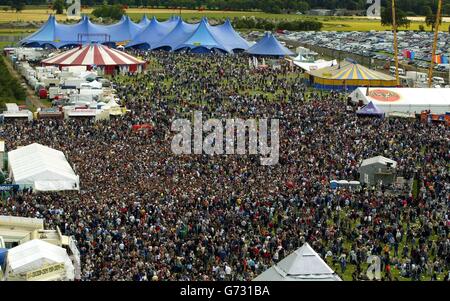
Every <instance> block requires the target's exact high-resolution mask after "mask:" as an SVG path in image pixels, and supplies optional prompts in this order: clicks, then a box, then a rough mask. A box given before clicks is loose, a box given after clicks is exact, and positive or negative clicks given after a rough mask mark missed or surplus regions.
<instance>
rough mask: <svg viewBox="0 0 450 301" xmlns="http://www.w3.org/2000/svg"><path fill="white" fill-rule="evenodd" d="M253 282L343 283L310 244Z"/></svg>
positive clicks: (306, 244)
mask: <svg viewBox="0 0 450 301" xmlns="http://www.w3.org/2000/svg"><path fill="white" fill-rule="evenodd" d="M253 281H342V280H341V278H339V276H338V275H336V273H335V272H334V271H333V270H332V269H331V268H330V267H329V266H328V265H327V264H326V262H325V261H323V259H322V258H320V256H319V254H317V253H316V252H315V251H314V250H313V249H312V248H311V246H310V245H309V244H308V243H305V244H304V245H303V246H302V247H301V248H300V249H298V250H297V251H295V252H294V253H292V254H291V255H289V256H287V257H286V258H284V259H283V260H281V261H280V262H279V263H278V264H276V265H274V266H273V267H271V268H270V269H268V270H267V271H265V272H264V273H262V274H261V275H259V276H258V277H256V278H255V279H253Z"/></svg>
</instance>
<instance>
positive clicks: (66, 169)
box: [8, 143, 80, 191]
mask: <svg viewBox="0 0 450 301" xmlns="http://www.w3.org/2000/svg"><path fill="white" fill-rule="evenodd" d="M8 158H9V166H10V172H11V174H12V178H13V179H14V183H16V184H19V185H33V186H34V188H35V189H36V190H39V191H62V190H78V189H79V182H80V180H79V177H78V176H77V175H75V173H74V171H73V169H72V167H71V166H70V165H69V163H68V162H67V160H66V157H65V156H64V154H63V153H62V152H61V151H57V150H55V149H52V148H49V147H46V146H43V145H41V144H38V143H33V144H30V145H28V146H24V147H21V148H19V149H16V150H14V151H11V152H9V153H8Z"/></svg>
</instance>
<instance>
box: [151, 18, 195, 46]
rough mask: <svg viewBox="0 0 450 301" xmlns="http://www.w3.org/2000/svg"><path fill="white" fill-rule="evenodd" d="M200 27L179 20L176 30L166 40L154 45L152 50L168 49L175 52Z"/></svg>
mask: <svg viewBox="0 0 450 301" xmlns="http://www.w3.org/2000/svg"><path fill="white" fill-rule="evenodd" d="M199 25H200V23H198V24H189V23H186V22H184V21H183V19H182V18H178V20H177V25H176V26H175V28H174V29H173V30H172V31H171V32H170V33H169V34H167V35H166V37H165V38H164V39H162V40H161V41H159V42H157V43H155V44H154V45H152V49H158V48H164V47H167V48H170V50H174V49H175V48H176V47H177V46H178V45H180V44H181V43H183V42H184V41H186V40H187V39H188V38H189V37H190V36H191V35H192V33H193V32H194V31H195V30H196V29H197V27H198V26H199Z"/></svg>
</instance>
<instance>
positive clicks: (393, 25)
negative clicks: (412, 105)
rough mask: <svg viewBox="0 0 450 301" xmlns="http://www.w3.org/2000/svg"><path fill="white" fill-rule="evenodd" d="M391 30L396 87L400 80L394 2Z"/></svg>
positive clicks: (393, 1)
mask: <svg viewBox="0 0 450 301" xmlns="http://www.w3.org/2000/svg"><path fill="white" fill-rule="evenodd" d="M392 29H393V30H394V56H395V57H394V59H395V80H396V82H397V87H398V86H399V85H400V79H399V75H398V42H397V16H396V14H395V0H392Z"/></svg>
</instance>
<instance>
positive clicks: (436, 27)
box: [428, 0, 442, 88]
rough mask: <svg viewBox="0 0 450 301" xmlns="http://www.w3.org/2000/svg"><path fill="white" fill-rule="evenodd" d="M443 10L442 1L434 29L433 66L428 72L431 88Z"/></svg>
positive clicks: (439, 3) (431, 65)
mask: <svg viewBox="0 0 450 301" xmlns="http://www.w3.org/2000/svg"><path fill="white" fill-rule="evenodd" d="M441 8H442V0H439V2H438V9H437V13H436V20H435V22H436V24H435V28H434V41H433V52H432V53H431V64H430V70H429V71H428V87H429V88H431V85H432V80H433V79H432V77H433V68H434V56H435V55H436V46H437V41H438V37H439V21H440V20H441Z"/></svg>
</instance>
